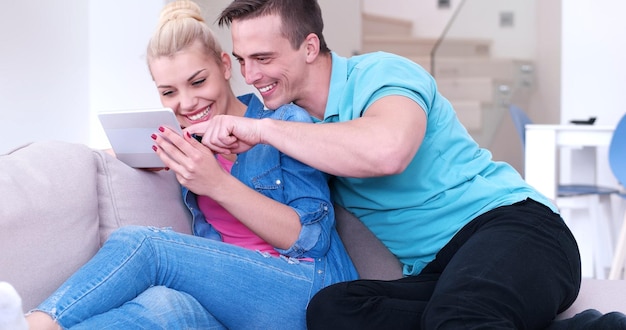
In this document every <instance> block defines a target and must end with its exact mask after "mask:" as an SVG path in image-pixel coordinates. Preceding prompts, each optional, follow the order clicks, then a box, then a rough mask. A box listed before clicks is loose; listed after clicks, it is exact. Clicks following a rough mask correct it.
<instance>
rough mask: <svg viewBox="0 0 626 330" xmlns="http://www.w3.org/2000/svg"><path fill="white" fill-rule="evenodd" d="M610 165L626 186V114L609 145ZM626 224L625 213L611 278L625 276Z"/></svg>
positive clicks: (622, 195)
mask: <svg viewBox="0 0 626 330" xmlns="http://www.w3.org/2000/svg"><path fill="white" fill-rule="evenodd" d="M609 165H610V167H611V171H612V172H613V175H614V176H615V178H616V179H617V181H618V182H619V183H620V184H621V185H622V187H626V114H625V115H624V116H623V117H622V119H621V120H620V121H619V123H618V124H617V127H616V128H615V132H614V133H613V137H612V138H611V145H610V146H609ZM619 196H621V197H622V198H624V199H626V193H624V192H621V193H620V194H619ZM625 224H626V213H625V214H624V221H622V225H621V226H622V228H621V230H620V235H619V238H618V240H617V246H616V247H615V254H614V256H613V263H612V264H611V272H610V273H609V279H611V280H616V279H619V278H622V277H623V276H622V275H623V268H624V259H625V258H626V225H625Z"/></svg>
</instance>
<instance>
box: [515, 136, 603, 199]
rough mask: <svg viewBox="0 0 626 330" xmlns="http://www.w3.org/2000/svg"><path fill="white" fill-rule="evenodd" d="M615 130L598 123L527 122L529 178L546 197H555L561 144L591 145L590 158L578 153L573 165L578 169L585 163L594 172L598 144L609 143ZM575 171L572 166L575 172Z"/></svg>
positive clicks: (528, 180) (587, 169) (587, 170)
mask: <svg viewBox="0 0 626 330" xmlns="http://www.w3.org/2000/svg"><path fill="white" fill-rule="evenodd" d="M613 130H614V127H613V126H596V125H540V124H531V125H526V146H525V147H524V152H525V157H524V172H525V174H524V178H525V179H526V182H528V183H529V184H530V185H531V186H533V187H535V189H537V190H539V192H541V193H543V194H544V195H545V196H546V197H548V198H551V199H552V200H555V199H556V187H557V185H558V182H559V178H558V170H557V166H558V164H557V159H558V152H559V149H560V148H561V147H573V148H581V147H594V148H589V151H590V152H589V153H587V154H586V156H588V157H587V159H584V158H580V157H579V158H578V159H577V160H576V162H574V163H573V164H572V166H574V167H578V169H577V170H580V168H583V169H584V168H585V167H586V170H585V172H593V173H592V174H594V175H595V171H596V167H595V162H596V159H595V147H600V146H608V145H609V144H610V143H611V137H612V136H613ZM581 162H582V163H581ZM590 166H591V167H590ZM575 172H576V171H575V170H572V173H575ZM586 177H587V178H588V177H589V176H588V175H587V176H586ZM585 181H588V180H585ZM575 183H593V182H575Z"/></svg>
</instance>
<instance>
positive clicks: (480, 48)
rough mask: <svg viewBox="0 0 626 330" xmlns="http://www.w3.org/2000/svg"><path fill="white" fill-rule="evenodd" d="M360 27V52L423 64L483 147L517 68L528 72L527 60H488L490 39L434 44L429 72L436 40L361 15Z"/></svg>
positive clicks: (393, 21)
mask: <svg viewBox="0 0 626 330" xmlns="http://www.w3.org/2000/svg"><path fill="white" fill-rule="evenodd" d="M362 28H363V41H362V51H363V52H372V51H387V52H391V53H395V54H398V55H401V56H405V57H407V58H409V59H411V60H413V61H414V62H416V63H418V64H420V65H421V66H423V67H424V68H425V69H426V70H428V71H429V72H430V73H431V74H433V76H435V78H436V79H437V85H438V87H439V90H440V92H441V94H442V95H443V96H444V97H446V98H447V99H448V100H449V101H450V102H451V103H452V105H453V106H454V108H455V110H456V112H457V116H458V117H459V120H460V121H461V122H462V123H463V124H464V125H465V127H466V128H467V130H468V131H469V133H470V134H471V135H472V136H473V137H474V139H475V140H476V141H477V142H478V143H479V144H480V145H481V146H484V147H489V145H490V144H491V140H492V139H493V137H494V135H495V131H496V129H497V127H498V125H499V124H500V121H501V120H502V118H503V113H504V110H503V108H504V106H505V105H506V104H507V103H508V101H509V99H508V98H509V97H510V91H511V89H512V88H514V86H516V85H519V84H520V82H519V81H517V80H519V79H520V78H519V77H520V68H529V67H530V65H531V63H530V62H528V61H519V60H512V59H497V58H493V57H491V54H490V49H491V41H490V40H482V39H458V40H450V39H447V40H445V41H444V42H443V43H441V44H440V45H439V48H438V51H437V55H436V61H435V63H434V69H433V63H432V62H431V51H432V49H433V47H434V46H435V44H436V42H437V40H435V39H424V38H416V37H414V36H413V35H412V23H411V22H410V21H406V20H402V19H397V18H391V17H384V16H378V15H374V14H369V13H363V17H362ZM433 71H434V72H433Z"/></svg>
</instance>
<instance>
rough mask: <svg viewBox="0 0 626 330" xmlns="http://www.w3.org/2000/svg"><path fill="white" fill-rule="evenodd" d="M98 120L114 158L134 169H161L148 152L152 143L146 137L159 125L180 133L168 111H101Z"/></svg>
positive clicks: (159, 164) (161, 163) (172, 115)
mask: <svg viewBox="0 0 626 330" xmlns="http://www.w3.org/2000/svg"><path fill="white" fill-rule="evenodd" d="M98 118H99V119H100V123H101V124H102V128H103V129H104V132H105V133H106V135H107V138H108V139H109V143H110V144H111V147H112V148H113V151H114V152H115V155H116V157H117V158H118V159H119V160H121V161H123V162H124V163H126V164H127V165H128V166H131V167H135V168H158V167H164V166H165V164H163V162H162V161H161V159H160V158H159V156H157V154H156V153H155V152H154V150H152V146H153V145H154V140H152V138H151V137H150V136H151V135H152V134H154V132H156V131H157V130H158V128H159V127H160V126H163V127H168V128H171V129H174V130H176V131H177V132H178V133H179V134H182V131H181V129H180V125H179V124H178V121H177V120H176V116H175V115H174V112H173V111H172V110H171V109H169V108H159V109H143V110H124V111H110V112H101V113H99V114H98Z"/></svg>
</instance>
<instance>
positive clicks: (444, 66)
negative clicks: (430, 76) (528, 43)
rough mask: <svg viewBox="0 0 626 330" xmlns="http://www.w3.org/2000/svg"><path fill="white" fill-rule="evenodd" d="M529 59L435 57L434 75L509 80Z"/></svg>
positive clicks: (515, 75)
mask: <svg viewBox="0 0 626 330" xmlns="http://www.w3.org/2000/svg"><path fill="white" fill-rule="evenodd" d="M530 65H531V62H530V61H523V60H513V59H495V58H436V59H435V76H437V78H447V77H490V78H494V79H502V80H510V79H513V78H514V77H517V76H519V75H520V74H522V68H523V67H524V66H530Z"/></svg>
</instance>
